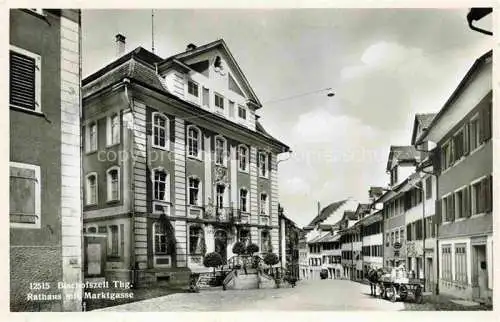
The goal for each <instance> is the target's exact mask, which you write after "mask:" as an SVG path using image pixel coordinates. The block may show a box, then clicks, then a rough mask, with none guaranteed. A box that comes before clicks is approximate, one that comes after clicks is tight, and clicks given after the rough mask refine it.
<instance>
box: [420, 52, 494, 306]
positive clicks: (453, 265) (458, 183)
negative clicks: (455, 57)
mask: <svg viewBox="0 0 500 322" xmlns="http://www.w3.org/2000/svg"><path fill="white" fill-rule="evenodd" d="M491 120H492V52H491V51H490V52H488V53H486V54H485V55H483V56H482V57H480V58H479V59H477V60H476V62H475V63H474V64H473V66H472V67H471V68H470V69H469V71H468V73H467V74H466V76H465V77H464V78H463V80H462V81H461V83H460V84H459V85H458V87H457V89H456V90H455V91H454V92H453V94H452V95H451V97H450V98H449V99H448V101H447V102H446V103H445V105H444V106H443V108H442V109H441V110H440V111H439V113H438V114H437V115H436V116H435V117H434V119H433V121H432V123H431V124H430V125H429V128H428V130H427V131H426V132H425V133H424V134H423V135H422V136H421V137H420V138H419V139H418V140H417V144H427V146H428V150H429V151H430V153H431V156H432V157H431V159H432V160H433V162H432V166H433V168H434V172H435V174H436V176H437V192H436V199H437V201H436V208H435V210H436V221H437V223H438V227H437V228H438V229H437V238H438V254H439V256H438V258H439V272H438V274H439V275H438V277H439V292H440V293H444V294H450V295H453V296H458V297H462V298H466V299H475V300H478V301H485V302H490V303H491V301H492V290H493V268H492V265H493V253H494V252H493V219H492V213H493V209H492V208H493V207H492V181H493V180H492V154H493V152H492V149H493V146H492V140H491Z"/></svg>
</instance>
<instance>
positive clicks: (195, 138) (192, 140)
mask: <svg viewBox="0 0 500 322" xmlns="http://www.w3.org/2000/svg"><path fill="white" fill-rule="evenodd" d="M200 148H201V132H200V130H199V129H198V128H196V127H194V126H192V125H190V126H188V156H191V157H195V158H199V157H200Z"/></svg>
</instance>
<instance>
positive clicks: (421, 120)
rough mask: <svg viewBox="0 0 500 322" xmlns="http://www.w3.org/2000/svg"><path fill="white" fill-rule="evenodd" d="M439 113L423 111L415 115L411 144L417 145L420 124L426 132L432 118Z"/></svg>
mask: <svg viewBox="0 0 500 322" xmlns="http://www.w3.org/2000/svg"><path fill="white" fill-rule="evenodd" d="M436 114H437V113H421V114H416V115H415V120H414V121H413V131H412V134H411V144H412V145H415V141H416V140H417V135H418V133H417V129H418V125H420V128H421V131H422V132H424V131H426V130H427V128H428V127H429V125H430V124H431V122H432V120H433V119H434V117H435V116H436Z"/></svg>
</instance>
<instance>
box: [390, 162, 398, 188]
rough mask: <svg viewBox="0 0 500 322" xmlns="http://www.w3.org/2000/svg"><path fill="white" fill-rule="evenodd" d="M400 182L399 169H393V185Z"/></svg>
mask: <svg viewBox="0 0 500 322" xmlns="http://www.w3.org/2000/svg"><path fill="white" fill-rule="evenodd" d="M396 182H398V167H397V166H395V167H394V168H392V169H391V184H396Z"/></svg>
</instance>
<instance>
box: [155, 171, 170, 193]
mask: <svg viewBox="0 0 500 322" xmlns="http://www.w3.org/2000/svg"><path fill="white" fill-rule="evenodd" d="M169 186H170V185H169V182H168V176H167V173H166V172H165V171H164V170H162V169H155V170H153V199H154V200H159V201H169V199H170V197H169Z"/></svg>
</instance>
